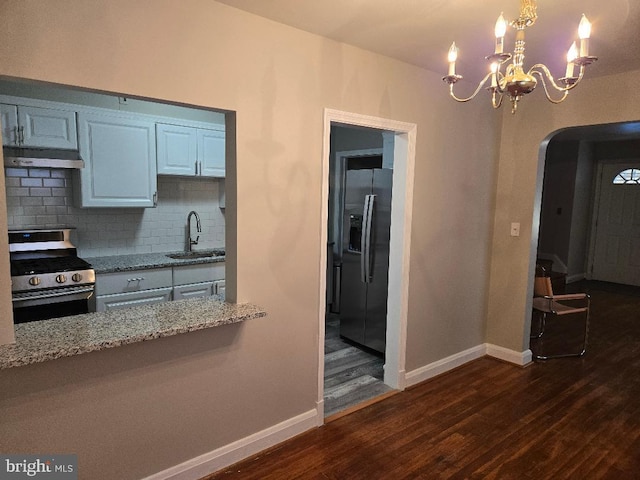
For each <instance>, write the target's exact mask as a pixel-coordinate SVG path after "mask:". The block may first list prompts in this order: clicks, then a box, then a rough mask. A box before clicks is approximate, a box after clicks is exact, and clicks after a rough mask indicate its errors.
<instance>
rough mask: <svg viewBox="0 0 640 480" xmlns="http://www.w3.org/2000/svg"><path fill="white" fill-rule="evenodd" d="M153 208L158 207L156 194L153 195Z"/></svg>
mask: <svg viewBox="0 0 640 480" xmlns="http://www.w3.org/2000/svg"><path fill="white" fill-rule="evenodd" d="M153 206H154V207H157V206H158V192H154V194H153Z"/></svg>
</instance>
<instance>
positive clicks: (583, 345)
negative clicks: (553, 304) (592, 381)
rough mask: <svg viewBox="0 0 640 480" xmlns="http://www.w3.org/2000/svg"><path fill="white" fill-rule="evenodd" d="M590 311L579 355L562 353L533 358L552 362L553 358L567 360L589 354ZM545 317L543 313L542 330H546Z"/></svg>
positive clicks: (534, 356) (585, 323)
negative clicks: (567, 358)
mask: <svg viewBox="0 0 640 480" xmlns="http://www.w3.org/2000/svg"><path fill="white" fill-rule="evenodd" d="M589 310H590V309H587V313H586V315H587V318H586V319H585V322H584V337H583V342H582V350H581V351H580V352H578V353H562V354H555V355H540V354H539V355H533V358H534V359H535V360H550V359H552V358H566V357H582V356H583V355H584V354H585V353H586V352H587V340H588V335H589ZM545 317H546V315H545V314H544V313H543V319H542V322H543V326H542V329H543V330H544V323H545ZM540 337H542V334H540V336H539V337H538V338H540Z"/></svg>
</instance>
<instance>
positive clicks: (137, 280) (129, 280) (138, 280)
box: [127, 277, 144, 283]
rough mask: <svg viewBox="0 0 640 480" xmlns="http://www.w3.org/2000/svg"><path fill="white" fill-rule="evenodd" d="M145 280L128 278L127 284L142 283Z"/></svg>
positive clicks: (142, 278)
mask: <svg viewBox="0 0 640 480" xmlns="http://www.w3.org/2000/svg"><path fill="white" fill-rule="evenodd" d="M143 280H144V277H136V278H127V283H131V282H142V281H143Z"/></svg>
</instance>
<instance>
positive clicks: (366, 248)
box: [360, 195, 376, 283]
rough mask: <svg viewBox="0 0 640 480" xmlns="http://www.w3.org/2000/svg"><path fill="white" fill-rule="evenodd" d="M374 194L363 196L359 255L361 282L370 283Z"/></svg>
mask: <svg viewBox="0 0 640 480" xmlns="http://www.w3.org/2000/svg"><path fill="white" fill-rule="evenodd" d="M375 199H376V196H375V195H367V196H365V201H364V212H363V215H362V218H363V220H362V223H363V225H362V254H361V256H360V272H361V279H362V282H363V283H371V227H372V225H371V224H372V221H373V206H374V203H375Z"/></svg>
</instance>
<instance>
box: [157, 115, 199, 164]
mask: <svg viewBox="0 0 640 480" xmlns="http://www.w3.org/2000/svg"><path fill="white" fill-rule="evenodd" d="M156 137H157V147H158V151H157V153H158V174H160V175H189V176H191V175H196V174H197V173H198V163H197V162H198V143H197V139H196V137H197V135H196V129H195V128H192V127H183V126H180V125H168V124H164V123H158V124H156Z"/></svg>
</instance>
